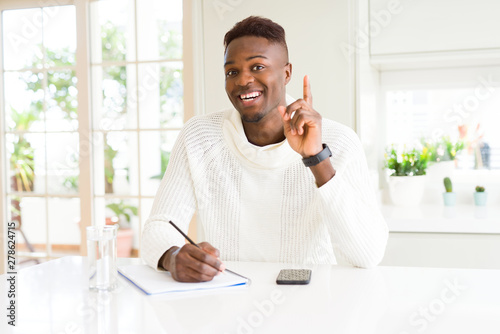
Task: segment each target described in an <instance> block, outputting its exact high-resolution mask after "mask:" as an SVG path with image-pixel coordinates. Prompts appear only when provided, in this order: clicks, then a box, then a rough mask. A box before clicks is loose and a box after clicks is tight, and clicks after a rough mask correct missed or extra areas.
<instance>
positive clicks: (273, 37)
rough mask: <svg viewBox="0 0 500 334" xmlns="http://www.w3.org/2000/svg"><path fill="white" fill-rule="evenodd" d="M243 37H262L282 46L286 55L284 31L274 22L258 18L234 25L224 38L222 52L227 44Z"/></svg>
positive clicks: (252, 17) (250, 17) (251, 17)
mask: <svg viewBox="0 0 500 334" xmlns="http://www.w3.org/2000/svg"><path fill="white" fill-rule="evenodd" d="M243 36H255V37H263V38H265V39H267V40H268V41H270V42H272V43H276V44H280V45H282V46H283V47H284V48H285V50H286V53H287V55H288V47H287V45H286V40H285V29H283V27H282V26H280V25H279V24H277V23H276V22H273V21H271V20H270V19H266V18H264V17H260V16H249V17H247V18H246V19H244V20H243V21H240V22H238V23H236V24H235V25H234V27H232V28H231V30H229V31H228V32H227V33H226V35H225V36H224V52H226V50H227V47H228V45H229V43H231V42H232V41H233V40H235V39H236V38H240V37H243Z"/></svg>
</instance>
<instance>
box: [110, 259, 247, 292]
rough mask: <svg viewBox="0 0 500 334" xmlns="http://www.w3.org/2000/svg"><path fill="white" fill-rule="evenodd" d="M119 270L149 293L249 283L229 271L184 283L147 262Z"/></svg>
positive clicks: (122, 267) (121, 267)
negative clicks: (212, 277)
mask: <svg viewBox="0 0 500 334" xmlns="http://www.w3.org/2000/svg"><path fill="white" fill-rule="evenodd" d="M118 272H119V273H120V274H121V275H122V276H124V277H125V278H126V279H128V280H129V281H131V282H132V283H133V284H134V285H135V286H137V287H138V288H139V289H141V290H142V291H143V292H144V293H146V294H148V295H153V294H158V293H167V292H179V291H191V290H203V289H215V288H223V287H230V286H236V285H244V284H248V280H246V279H244V278H242V277H239V276H236V275H233V274H231V273H228V272H224V273H221V274H219V275H217V276H215V277H214V279H213V280H211V281H210V282H201V283H182V282H177V281H175V280H174V279H173V278H172V275H171V274H170V272H168V271H156V270H154V269H153V268H151V267H149V266H148V265H145V264H139V265H127V266H119V267H118Z"/></svg>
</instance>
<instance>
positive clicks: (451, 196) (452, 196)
mask: <svg viewBox="0 0 500 334" xmlns="http://www.w3.org/2000/svg"><path fill="white" fill-rule="evenodd" d="M443 183H444V188H445V190H446V191H445V192H444V193H443V201H444V205H445V206H454V205H455V203H456V202H457V194H456V193H454V192H453V185H452V183H451V180H450V178H449V177H445V178H444V180H443Z"/></svg>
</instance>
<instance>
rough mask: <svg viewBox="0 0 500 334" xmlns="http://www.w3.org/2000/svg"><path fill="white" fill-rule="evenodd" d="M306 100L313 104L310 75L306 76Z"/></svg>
mask: <svg viewBox="0 0 500 334" xmlns="http://www.w3.org/2000/svg"><path fill="white" fill-rule="evenodd" d="M303 98H304V100H305V101H306V102H307V103H308V104H309V105H311V106H312V94H311V85H310V83H309V76H308V75H305V76H304V96H303Z"/></svg>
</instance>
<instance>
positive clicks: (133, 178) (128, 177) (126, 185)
mask: <svg viewBox="0 0 500 334" xmlns="http://www.w3.org/2000/svg"><path fill="white" fill-rule="evenodd" d="M101 135H102V138H98V139H96V140H95V142H94V145H95V146H94V152H95V153H94V154H95V155H94V164H95V168H94V180H95V182H94V183H95V193H96V194H97V195H103V194H120V195H137V194H138V187H139V185H138V172H137V168H138V163H137V160H138V157H137V135H136V133H134V132H109V133H104V134H101Z"/></svg>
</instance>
